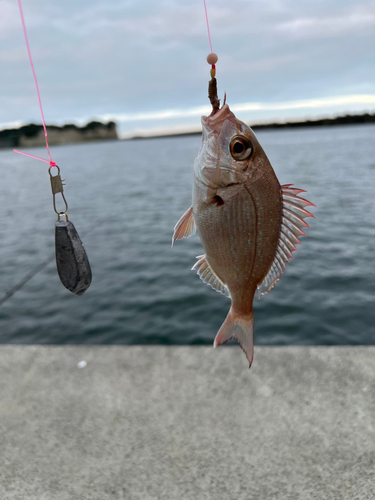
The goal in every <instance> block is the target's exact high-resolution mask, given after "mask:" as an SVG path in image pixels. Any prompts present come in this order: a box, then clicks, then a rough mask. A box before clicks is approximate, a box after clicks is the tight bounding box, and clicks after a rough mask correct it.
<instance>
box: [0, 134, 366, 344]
mask: <svg viewBox="0 0 375 500" xmlns="http://www.w3.org/2000/svg"><path fill="white" fill-rule="evenodd" d="M257 135H258V138H259V141H260V142H261V144H262V145H263V147H264V149H265V151H266V153H267V155H268V157H269V159H270V160H271V163H272V165H273V167H274V169H275V172H276V174H277V176H278V178H279V181H280V183H281V184H289V183H293V184H294V185H295V187H298V188H302V189H306V190H307V193H306V195H302V196H306V198H307V199H308V200H310V201H312V202H313V203H315V204H316V209H314V208H313V209H312V211H313V212H314V214H315V216H316V218H315V219H307V222H309V223H310V225H311V229H308V230H307V231H306V232H307V235H308V236H307V237H306V238H302V245H298V252H295V253H294V255H295V258H294V259H292V260H291V262H290V264H288V266H287V270H286V271H285V272H284V274H283V276H282V277H281V280H280V281H279V282H278V283H277V284H276V286H275V288H274V289H273V290H272V291H271V292H270V293H269V294H268V295H266V296H264V297H262V298H261V300H259V301H258V299H257V298H256V299H255V301H254V313H255V334H256V338H255V342H256V344H274V345H281V344H305V345H307V344H309V345H317V344H323V345H331V344H352V345H353V344H375V265H374V260H375V195H374V191H375V126H370V125H369V126H356V127H331V128H316V129H314V128H305V129H298V130H286V129H284V130H277V131H262V132H259V133H258V134H257ZM200 141H201V139H200V137H199V136H189V137H173V138H160V139H146V140H134V141H127V142H105V143H104V142H103V143H95V144H80V145H67V146H59V147H52V156H53V159H54V160H55V161H56V162H57V163H58V165H59V166H60V168H61V174H62V177H63V178H65V179H66V186H65V195H66V198H67V201H68V203H69V217H70V220H72V222H73V223H74V224H75V226H76V229H77V230H78V233H79V234H80V236H81V239H82V241H83V243H84V245H85V248H86V250H87V254H88V256H89V259H90V262H91V267H92V272H93V281H92V285H91V287H90V288H89V290H88V291H87V292H86V293H85V294H84V295H83V296H81V297H77V296H75V295H73V294H71V293H70V292H68V291H67V290H66V289H65V288H64V287H63V286H62V285H61V283H60V281H59V278H58V275H57V272H56V266H55V262H54V225H55V220H56V216H55V213H54V212H53V208H52V194H51V189H50V180H49V175H48V164H44V163H42V162H39V161H36V160H32V159H30V158H27V157H23V156H20V155H17V154H14V153H12V152H11V151H9V150H7V151H5V150H4V151H0V171H1V182H0V300H1V299H3V298H6V297H7V293H9V292H10V293H13V292H14V294H13V295H11V296H9V298H8V299H7V300H6V301H5V302H3V303H2V304H1V305H0V342H1V343H16V344H29V343H37V344H211V343H212V341H213V339H214V337H215V334H216V332H217V330H218V328H219V327H220V325H221V323H222V322H223V320H224V319H225V317H226V314H227V312H228V309H229V306H230V301H229V300H228V299H227V298H226V297H224V296H223V295H221V294H219V293H217V292H216V291H214V290H212V289H211V288H210V287H208V286H207V285H205V284H204V283H203V282H202V281H201V280H200V279H199V278H198V276H197V275H196V274H195V272H192V271H191V270H190V269H191V267H192V266H193V264H194V263H195V261H196V259H195V257H196V256H197V255H200V254H202V253H203V249H202V245H201V243H200V241H199V237H198V235H196V236H194V237H191V238H189V239H187V240H183V241H179V242H176V243H175V246H174V247H173V248H171V238H172V233H173V227H174V225H175V223H176V222H177V220H178V219H179V218H180V216H181V215H182V213H183V212H184V211H185V210H186V209H187V208H188V207H189V206H190V205H191V190H192V164H193V161H194V158H195V156H196V155H197V152H198V148H199V145H200ZM30 152H31V153H32V154H35V155H37V156H43V157H45V156H46V155H45V151H44V150H43V149H33V150H30ZM43 264H45V265H43ZM30 273H31V274H34V273H35V276H34V277H32V278H31V279H29V280H28V277H29V276H30V275H31V274H30ZM24 282H25V283H24ZM23 283H24V284H23ZM18 287H19V289H18V290H17V288H18Z"/></svg>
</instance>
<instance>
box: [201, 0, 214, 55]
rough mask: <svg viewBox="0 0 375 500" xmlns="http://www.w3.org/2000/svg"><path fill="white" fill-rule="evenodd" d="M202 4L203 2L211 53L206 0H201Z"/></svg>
mask: <svg viewBox="0 0 375 500" xmlns="http://www.w3.org/2000/svg"><path fill="white" fill-rule="evenodd" d="M203 4H204V12H205V13H206V24H207V33H208V42H209V44H210V49H211V53H212V52H213V50H212V43H211V33H210V23H209V22H208V14H207V5H206V0H203Z"/></svg>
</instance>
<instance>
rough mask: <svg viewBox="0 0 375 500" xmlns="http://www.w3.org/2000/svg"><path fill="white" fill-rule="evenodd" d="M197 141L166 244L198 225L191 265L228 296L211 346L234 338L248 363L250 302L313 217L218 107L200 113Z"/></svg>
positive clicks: (253, 141) (251, 137) (247, 132)
mask: <svg viewBox="0 0 375 500" xmlns="http://www.w3.org/2000/svg"><path fill="white" fill-rule="evenodd" d="M202 125H203V138H202V146H201V148H200V151H199V154H198V157H197V158H196V160H195V163H194V188H193V204H192V206H191V207H190V208H189V209H188V210H187V211H186V212H185V214H184V215H183V216H182V217H181V219H180V220H179V221H178V223H177V224H176V226H175V231H174V235H173V242H174V241H176V240H180V239H183V238H187V237H188V236H190V235H192V234H194V233H195V231H196V230H198V233H199V236H200V238H201V240H202V243H203V246H204V250H205V254H204V255H200V256H199V257H197V259H198V261H197V262H196V264H195V265H194V267H193V269H194V270H196V271H197V273H198V275H199V276H200V278H201V279H202V280H203V281H204V282H205V283H207V284H208V285H210V286H211V287H212V288H214V289H215V290H217V291H218V292H221V293H223V294H224V295H226V296H227V297H229V298H230V299H231V301H232V304H231V308H230V310H229V313H228V315H227V318H226V319H225V321H224V323H223V325H222V326H221V328H220V330H219V332H218V333H217V335H216V338H215V341H214V346H215V347H216V346H217V345H219V344H223V343H224V342H226V341H228V340H229V339H231V338H235V339H236V340H237V341H238V342H239V344H240V346H241V347H242V349H243V350H244V352H245V354H246V357H247V359H248V361H249V364H250V366H251V363H252V361H253V351H254V347H253V331H254V316H253V299H254V295H255V292H256V290H257V289H258V291H259V296H260V295H263V294H265V293H267V292H269V291H270V290H271V289H272V288H273V287H274V285H275V283H276V282H277V281H278V280H279V279H280V276H281V274H282V273H283V271H284V269H285V267H286V263H287V262H289V259H290V258H291V257H292V252H293V251H294V250H296V247H295V245H296V243H300V241H299V237H300V236H301V235H305V233H304V231H303V229H304V228H305V227H309V226H308V225H307V223H306V222H305V221H304V219H305V218H306V217H313V216H312V215H311V214H310V213H309V212H308V211H307V210H305V208H304V207H305V206H308V205H313V204H312V203H310V202H309V201H307V200H305V199H303V198H301V197H300V196H298V195H299V194H300V193H302V192H304V191H303V190H301V189H296V188H293V187H291V186H292V185H291V184H288V185H284V186H281V185H280V184H279V181H278V180H277V177H276V175H275V172H274V171H273V168H272V166H271V164H270V162H269V160H268V158H267V156H266V154H265V152H264V151H263V149H262V147H261V145H260V144H259V142H258V140H257V138H256V137H255V134H254V132H253V131H252V130H251V129H250V128H249V127H248V126H247V125H246V124H245V123H243V122H241V121H240V120H238V119H237V118H236V117H235V115H234V114H233V113H232V112H231V111H230V109H229V106H228V105H227V104H224V106H223V107H222V108H221V109H219V110H218V111H216V112H215V113H212V114H211V115H210V116H208V117H202Z"/></svg>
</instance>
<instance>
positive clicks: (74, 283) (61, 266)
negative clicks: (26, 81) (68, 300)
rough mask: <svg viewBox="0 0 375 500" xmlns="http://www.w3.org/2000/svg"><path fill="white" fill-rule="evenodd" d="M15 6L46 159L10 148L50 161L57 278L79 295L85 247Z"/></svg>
mask: <svg viewBox="0 0 375 500" xmlns="http://www.w3.org/2000/svg"><path fill="white" fill-rule="evenodd" d="M18 7H19V11H20V16H21V21H22V28H23V34H24V37H25V42H26V48H27V53H28V55H29V61H30V66H31V71H32V73H33V77H34V82H35V87H36V93H37V96H38V102H39V109H40V114H41V117H42V123H43V129H44V138H45V143H46V149H47V154H48V158H49V161H48V160H44V159H43V158H39V157H38V156H34V155H31V154H29V153H24V152H22V151H18V150H16V149H14V150H13V151H14V152H15V153H18V154H22V155H25V156H29V157H30V158H34V159H36V160H40V161H43V162H45V163H49V169H48V173H49V175H50V181H51V189H52V196H53V208H54V211H55V212H56V214H57V222H56V223H55V252H56V265H57V271H58V274H59V277H60V280H61V282H62V284H63V285H64V286H65V288H67V289H68V290H70V291H71V292H73V293H75V294H76V295H82V294H83V293H84V292H85V291H86V290H87V288H88V287H89V286H90V284H91V280H92V274H91V267H90V263H89V260H88V258H87V255H86V251H85V249H84V247H83V245H82V241H81V240H80V237H79V236H78V233H77V230H76V228H75V227H74V225H73V223H72V222H71V221H69V219H68V214H67V212H68V203H67V201H66V199H65V195H64V188H63V186H64V184H63V179H61V176H60V167H59V166H58V165H57V164H56V163H55V162H54V161H52V156H51V152H50V149H49V145H48V133H47V127H46V122H45V119H44V113H43V106H42V99H41V97H40V91H39V85H38V79H37V77H36V73H35V68H34V63H33V58H32V56H31V49H30V44H29V39H28V36H27V30H26V23H25V17H24V15H23V9H22V3H21V0H18ZM52 169H56V170H57V174H55V172H56V170H52ZM52 172H54V174H55V175H53V173H52ZM59 193H60V195H61V198H62V201H63V203H64V206H65V208H64V210H57V208H56V195H57V194H59ZM62 218H64V220H62ZM31 277H32V276H31ZM29 279H31V278H29Z"/></svg>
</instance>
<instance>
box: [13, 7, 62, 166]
mask: <svg viewBox="0 0 375 500" xmlns="http://www.w3.org/2000/svg"><path fill="white" fill-rule="evenodd" d="M18 7H19V9H20V15H21V21H22V28H23V34H24V36H25V42H26V47H27V53H28V54H29V61H30V66H31V71H32V72H33V77H34V82H35V87H36V93H37V95H38V101H39V109H40V114H41V115H42V123H43V128H44V137H45V140H46V148H47V153H48V158H49V161H50V164H52V163H53V166H55V165H56V163H55V162H53V161H52V157H51V153H50V151H49V146H48V134H47V127H46V122H45V120H44V113H43V107H42V100H41V98H40V92H39V85H38V80H37V78H36V74H35V69H34V63H33V58H32V57H31V50H30V44H29V39H28V37H27V31H26V24H25V18H24V15H23V9H22V4H21V0H18ZM16 153H18V151H16ZM21 154H24V155H26V156H31V157H32V158H37V157H36V156H34V157H33V156H32V155H27V153H21ZM38 159H39V160H41V158H38ZM42 161H45V160H42Z"/></svg>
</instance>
